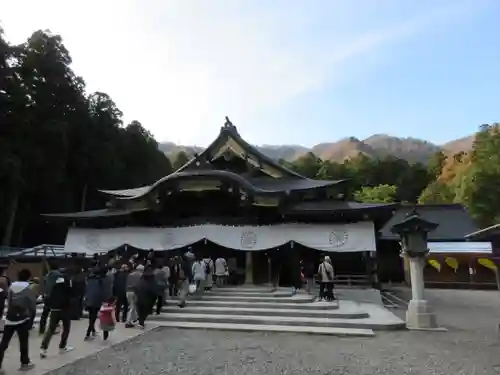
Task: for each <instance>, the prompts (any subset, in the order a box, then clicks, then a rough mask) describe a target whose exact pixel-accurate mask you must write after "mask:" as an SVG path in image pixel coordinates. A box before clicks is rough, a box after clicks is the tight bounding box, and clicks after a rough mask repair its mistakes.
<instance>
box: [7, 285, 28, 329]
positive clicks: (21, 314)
mask: <svg viewBox="0 0 500 375" xmlns="http://www.w3.org/2000/svg"><path fill="white" fill-rule="evenodd" d="M25 297H26V295H25V294H21V293H12V292H10V293H9V306H8V308H7V315H6V318H7V319H8V320H11V321H14V322H16V321H20V320H23V319H26V318H29V317H30V315H31V314H30V311H29V308H28V307H26V302H25Z"/></svg>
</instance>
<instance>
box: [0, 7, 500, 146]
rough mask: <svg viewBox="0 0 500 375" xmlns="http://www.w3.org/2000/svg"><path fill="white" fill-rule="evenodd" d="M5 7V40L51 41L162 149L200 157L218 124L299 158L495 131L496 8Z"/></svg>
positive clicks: (499, 74)
mask: <svg viewBox="0 0 500 375" xmlns="http://www.w3.org/2000/svg"><path fill="white" fill-rule="evenodd" d="M42 3H43V4H42ZM5 7H6V9H5ZM2 8H3V9H2V15H1V16H0V17H1V22H2V25H3V27H4V28H5V31H6V35H7V38H9V39H10V40H12V41H15V42H18V41H22V40H23V39H24V38H26V37H27V36H28V35H29V34H30V33H31V32H32V31H34V30H36V29H40V28H43V29H50V30H51V31H53V32H55V33H60V34H61V35H62V37H63V39H64V42H65V44H66V46H67V47H68V49H69V50H70V52H71V53H72V56H73V61H74V63H73V68H74V70H75V71H76V73H77V74H80V75H82V76H83V77H84V78H85V80H86V82H87V87H88V90H89V91H95V90H100V91H104V92H107V93H109V94H110V95H111V96H112V98H113V99H114V100H115V101H116V102H117V104H118V106H119V107H120V109H121V110H122V111H123V112H124V114H125V118H124V120H125V121H131V120H133V119H138V120H139V121H141V122H142V123H143V125H144V126H145V127H146V128H148V129H149V130H151V131H152V132H153V134H155V136H156V138H157V139H158V140H160V141H163V140H165V141H166V140H170V141H174V142H177V143H183V144H198V145H206V144H207V143H209V142H210V141H211V140H212V139H213V138H214V137H215V136H216V135H217V133H218V130H219V127H220V126H221V125H222V124H223V122H224V116H226V115H227V116H229V117H230V118H231V120H232V121H233V122H234V124H235V125H237V126H238V128H239V130H240V133H241V134H242V135H243V136H244V137H245V138H246V139H248V141H250V142H252V143H256V144H264V143H267V144H285V143H286V144H302V145H306V146H311V145H313V144H316V143H320V142H328V141H335V140H338V139H341V138H344V137H348V136H356V137H359V138H364V137H368V136H370V135H372V134H375V133H386V134H391V135H396V136H403V137H417V138H423V139H427V140H430V141H433V142H436V143H443V142H446V141H448V140H452V139H455V138H459V137H462V136H465V135H468V134H470V133H473V132H474V131H475V130H476V129H477V127H478V126H479V125H480V124H482V123H491V122H495V121H500V116H499V112H498V109H499V103H500V102H499V100H498V96H497V95H496V91H497V90H498V87H499V84H500V69H498V61H500V47H499V44H498V36H499V35H500V23H499V22H498V17H499V16H500V1H497V0H476V1H472V0H439V1H436V0H434V1H431V0H418V1H417V0H415V1H414V0H308V1H302V0H274V1H268V0H252V1H250V0H122V1H118V0H115V1H112V0H87V1H75V2H74V6H73V7H72V8H71V9H69V7H68V6H67V3H66V2H65V1H63V0H47V1H45V2H40V1H38V0H25V1H21V2H18V1H13V2H9V3H7V4H4V5H3V6H2ZM25 9H31V10H32V11H31V12H30V13H29V14H26V12H25ZM96 9H97V10H99V12H96ZM74 14H78V15H79V17H77V18H75V17H74Z"/></svg>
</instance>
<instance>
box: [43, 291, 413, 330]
mask: <svg viewBox="0 0 500 375" xmlns="http://www.w3.org/2000/svg"><path fill="white" fill-rule="evenodd" d="M42 308H43V307H42V306H41V305H40V306H39V312H38V314H41V311H42ZM148 321H150V322H154V323H155V324H158V325H162V326H168V327H177V328H198V329H217V330H238V331H262V332H291V333H310V334H322V335H334V336H361V337H372V336H374V335H375V333H374V331H377V330H394V329H402V328H404V326H405V325H404V322H403V321H402V320H400V319H399V318H397V317H396V316H395V315H394V314H392V313H391V312H390V311H389V310H387V309H385V308H384V307H383V306H381V305H377V304H372V303H358V302H354V301H350V300H342V299H341V300H340V302H315V301H314V297H312V296H310V295H308V294H306V293H303V292H300V291H299V292H298V293H297V294H295V295H294V294H293V293H292V291H291V290H289V289H279V290H278V291H273V290H271V289H270V288H265V287H244V286H242V287H236V288H229V287H225V288H216V289H213V290H212V291H210V292H206V293H204V294H203V295H202V296H201V297H195V296H193V297H192V298H190V299H188V303H187V306H186V307H184V308H182V309H181V308H179V307H178V306H177V301H176V300H175V299H174V300H172V299H171V300H169V301H167V304H166V306H164V307H163V310H162V313H161V314H159V315H151V316H150V317H149V318H148Z"/></svg>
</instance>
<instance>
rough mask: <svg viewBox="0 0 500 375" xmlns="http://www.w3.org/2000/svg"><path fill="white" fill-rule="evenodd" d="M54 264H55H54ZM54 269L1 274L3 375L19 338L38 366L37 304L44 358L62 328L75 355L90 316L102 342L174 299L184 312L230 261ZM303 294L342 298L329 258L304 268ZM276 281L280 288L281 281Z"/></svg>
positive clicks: (91, 329)
mask: <svg viewBox="0 0 500 375" xmlns="http://www.w3.org/2000/svg"><path fill="white" fill-rule="evenodd" d="M49 265H50V264H49ZM50 266H51V270H50V271H49V272H48V273H47V274H46V275H45V277H44V278H43V279H42V280H41V282H39V281H38V280H37V279H36V278H32V275H31V273H30V271H28V270H26V269H22V270H21V271H20V272H19V273H18V275H17V281H15V282H12V283H10V282H9V280H8V279H7V278H6V277H5V276H0V314H3V311H4V306H5V305H7V309H6V315H5V325H4V332H3V336H2V339H1V341H0V375H1V373H2V370H1V365H2V361H3V358H4V353H5V351H6V350H7V348H8V346H9V343H10V341H11V339H12V336H13V335H14V333H17V335H18V337H19V343H20V345H19V348H20V353H21V356H20V357H21V370H29V369H30V368H32V367H33V364H32V363H31V361H30V359H29V354H28V352H29V350H28V338H29V332H30V330H32V328H33V323H34V319H35V315H36V305H37V300H38V301H41V302H42V301H43V311H42V314H41V316H40V322H39V327H38V329H39V334H40V335H42V336H43V339H42V342H41V347H40V357H41V358H46V357H47V350H48V348H49V345H50V342H51V339H52V337H53V336H54V334H57V333H58V329H59V326H62V330H61V335H60V340H59V351H60V353H65V352H68V351H71V350H73V348H72V347H70V346H68V338H69V335H70V331H71V321H72V320H79V319H81V318H83V313H84V311H85V310H86V311H87V312H88V314H87V315H88V327H87V330H86V334H85V336H84V338H83V339H84V340H85V341H90V340H93V339H95V338H96V337H97V332H98V330H97V328H96V324H97V322H99V330H100V332H102V339H103V340H107V339H108V337H109V335H110V333H111V332H112V331H113V330H114V329H115V327H116V324H117V323H123V324H124V326H125V327H126V328H133V327H138V328H141V329H144V328H145V324H146V320H147V318H148V316H149V315H151V314H154V313H156V314H160V313H161V311H162V307H163V306H164V304H165V303H166V301H167V299H169V298H170V299H174V297H175V300H176V304H178V306H179V307H181V308H182V307H184V306H186V300H187V297H188V295H190V294H192V295H198V296H201V295H203V293H205V292H206V291H209V290H211V289H212V288H213V286H214V284H215V285H216V286H217V287H222V286H224V285H225V284H226V282H227V277H228V276H229V272H228V265H227V262H226V260H225V259H224V258H222V257H219V258H217V259H215V261H214V260H213V259H211V258H209V257H205V258H203V257H201V256H200V257H196V256H195V255H194V254H193V253H192V252H190V251H188V252H187V253H185V254H184V255H183V256H176V257H172V258H169V259H156V258H155V257H154V254H153V253H152V252H150V253H149V254H148V255H147V256H145V257H143V258H139V255H138V254H134V255H133V256H131V257H129V258H125V257H118V256H117V257H114V258H111V259H107V261H105V262H102V261H98V260H96V261H95V262H94V264H93V265H92V266H91V267H89V268H88V269H83V268H81V267H76V266H75V267H72V268H60V267H57V265H54V264H52V265H50ZM295 279H296V280H299V281H298V282H294V287H295V290H297V289H299V288H305V289H306V291H307V292H308V293H311V294H313V293H314V290H313V286H314V285H315V284H316V283H318V284H319V296H318V298H319V300H323V299H324V300H327V301H329V300H333V299H335V297H334V293H333V289H334V288H333V287H334V269H333V266H332V262H331V260H330V257H329V256H323V257H322V258H321V261H320V263H319V266H318V268H316V267H315V266H314V264H311V263H307V262H300V277H297V278H295V277H294V280H295ZM274 283H275V284H276V285H275V286H277V284H279V280H277V279H275V280H274ZM0 318H2V316H0Z"/></svg>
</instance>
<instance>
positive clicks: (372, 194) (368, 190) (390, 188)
mask: <svg viewBox="0 0 500 375" xmlns="http://www.w3.org/2000/svg"><path fill="white" fill-rule="evenodd" d="M395 196H396V186H394V185H387V184H384V185H377V186H373V187H368V186H364V187H362V188H361V190H358V191H357V192H355V193H354V198H355V199H356V201H359V202H366V203H392V202H394V197H395Z"/></svg>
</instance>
